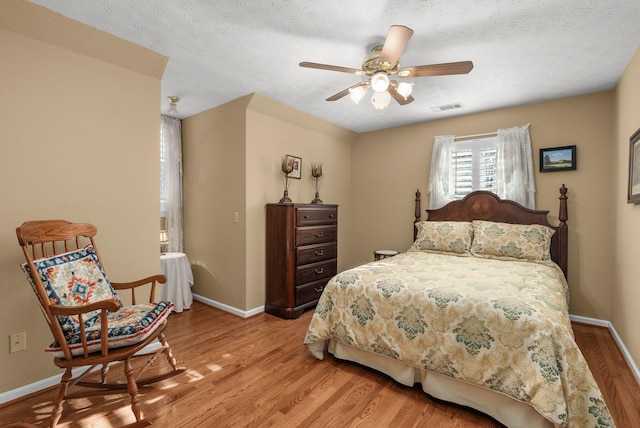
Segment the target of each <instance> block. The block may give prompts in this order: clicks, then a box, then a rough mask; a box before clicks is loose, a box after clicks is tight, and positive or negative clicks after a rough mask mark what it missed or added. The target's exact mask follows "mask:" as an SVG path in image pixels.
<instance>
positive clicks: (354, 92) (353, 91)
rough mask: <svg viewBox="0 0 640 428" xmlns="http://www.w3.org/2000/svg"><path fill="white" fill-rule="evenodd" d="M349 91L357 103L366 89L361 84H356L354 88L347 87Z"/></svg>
mask: <svg viewBox="0 0 640 428" xmlns="http://www.w3.org/2000/svg"><path fill="white" fill-rule="evenodd" d="M349 93H350V94H351V99H352V100H353V102H354V103H356V104H358V102H359V101H360V100H361V99H362V97H364V95H365V94H366V93H367V90H366V89H365V88H364V87H363V86H358V87H355V88H349Z"/></svg>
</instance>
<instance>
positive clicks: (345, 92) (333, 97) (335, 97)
mask: <svg viewBox="0 0 640 428" xmlns="http://www.w3.org/2000/svg"><path fill="white" fill-rule="evenodd" d="M368 84H369V82H358V83H356V84H355V85H351V86H349V87H348V88H347V89H343V90H342V91H340V92H338V93H337V94H334V95H331V96H330V97H329V98H327V101H336V100H339V99H340V98H342V97H344V96H345V95H349V92H351V89H355V88H357V87H358V86H366V85H368Z"/></svg>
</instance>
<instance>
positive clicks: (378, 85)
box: [371, 71, 389, 92]
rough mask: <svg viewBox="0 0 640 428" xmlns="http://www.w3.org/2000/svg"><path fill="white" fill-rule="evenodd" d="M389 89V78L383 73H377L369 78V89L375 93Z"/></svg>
mask: <svg viewBox="0 0 640 428" xmlns="http://www.w3.org/2000/svg"><path fill="white" fill-rule="evenodd" d="M388 87H389V76H387V73H386V72H385V71H378V72H377V73H375V74H374V75H373V76H371V88H372V89H373V90H374V91H376V92H384V91H386V90H387V88H388Z"/></svg>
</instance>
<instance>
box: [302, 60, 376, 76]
mask: <svg viewBox="0 0 640 428" xmlns="http://www.w3.org/2000/svg"><path fill="white" fill-rule="evenodd" d="M300 67H306V68H317V69H319V70H329V71H340V72H342V73H350V74H360V75H364V71H362V70H359V69H357V68H349V67H340V66H338V65H327V64H318V63H317V62H306V61H304V62H301V63H300Z"/></svg>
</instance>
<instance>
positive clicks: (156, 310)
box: [46, 302, 173, 357]
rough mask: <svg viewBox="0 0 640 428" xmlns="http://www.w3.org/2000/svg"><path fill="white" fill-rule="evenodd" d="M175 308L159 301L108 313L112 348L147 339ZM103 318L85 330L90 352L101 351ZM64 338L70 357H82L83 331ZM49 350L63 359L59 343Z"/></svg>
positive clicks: (71, 332)
mask: <svg viewBox="0 0 640 428" xmlns="http://www.w3.org/2000/svg"><path fill="white" fill-rule="evenodd" d="M172 308H173V303H169V302H158V303H143V304H138V305H131V306H123V307H122V308H120V309H119V310H118V311H116V312H109V313H108V315H107V318H108V320H109V327H108V342H109V348H110V349H114V348H121V347H124V346H129V345H133V344H136V343H139V342H141V341H143V340H145V339H146V338H147V337H148V336H149V335H150V334H152V333H153V332H154V331H155V330H156V329H157V328H158V326H160V324H161V323H162V321H164V320H165V319H166V318H167V317H168V316H169V314H170V313H171V309H172ZM100 318H101V317H100V316H99V315H98V316H97V317H95V318H94V319H93V323H92V324H90V325H89V326H88V327H86V329H85V331H86V334H87V345H88V347H89V352H96V351H99V350H100V343H101V339H102V334H101V331H100ZM85 325H86V323H85ZM65 337H66V339H67V344H68V345H69V349H70V350H71V354H72V355H82V354H83V349H82V339H81V337H80V328H77V329H75V330H73V331H67V332H65ZM46 351H47V352H52V353H53V354H54V356H56V357H63V356H64V354H63V352H62V348H61V347H60V345H59V344H58V343H53V344H51V345H50V346H49V347H48V348H47V349H46Z"/></svg>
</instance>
